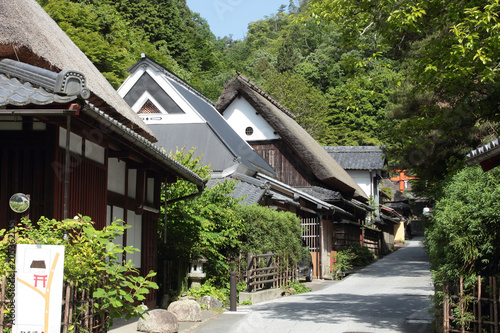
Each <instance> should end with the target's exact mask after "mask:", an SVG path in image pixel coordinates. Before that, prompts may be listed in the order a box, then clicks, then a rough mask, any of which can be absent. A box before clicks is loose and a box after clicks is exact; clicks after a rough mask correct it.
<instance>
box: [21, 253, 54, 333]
mask: <svg viewBox="0 0 500 333" xmlns="http://www.w3.org/2000/svg"><path fill="white" fill-rule="evenodd" d="M63 274H64V246H63V245H28V244H18V245H17V254H16V296H15V311H16V312H15V320H14V327H13V330H12V332H13V333H28V332H29V333H53V332H54V333H56V332H60V331H61V308H62V291H63Z"/></svg>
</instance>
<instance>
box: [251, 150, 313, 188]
mask: <svg viewBox="0 0 500 333" xmlns="http://www.w3.org/2000/svg"><path fill="white" fill-rule="evenodd" d="M250 144H251V145H252V147H253V148H254V149H255V151H256V152H257V153H258V154H259V155H260V156H262V158H263V159H264V160H266V162H267V163H268V164H269V165H270V166H271V167H273V169H274V170H276V173H277V175H276V178H277V179H278V180H279V181H280V182H283V183H285V184H287V185H290V186H293V187H309V186H312V185H314V176H313V175H312V173H311V171H310V170H309V168H308V167H307V165H305V163H304V161H302V160H301V159H299V158H298V156H297V155H296V154H295V152H294V151H293V149H291V148H290V147H289V146H288V145H287V144H286V143H285V142H283V141H273V142H270V143H250Z"/></svg>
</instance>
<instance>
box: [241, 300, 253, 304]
mask: <svg viewBox="0 0 500 333" xmlns="http://www.w3.org/2000/svg"><path fill="white" fill-rule="evenodd" d="M241 305H252V301H250V300H248V299H246V300H244V301H243V302H241Z"/></svg>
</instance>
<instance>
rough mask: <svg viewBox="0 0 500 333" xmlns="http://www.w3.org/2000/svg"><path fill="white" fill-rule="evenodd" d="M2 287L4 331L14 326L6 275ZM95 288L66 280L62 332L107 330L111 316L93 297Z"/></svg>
mask: <svg viewBox="0 0 500 333" xmlns="http://www.w3.org/2000/svg"><path fill="white" fill-rule="evenodd" d="M1 283H2V284H1V288H0V290H1V291H0V329H1V331H2V332H5V331H7V330H8V329H10V328H11V327H12V316H11V314H12V301H11V300H10V299H9V297H10V295H9V294H8V289H9V284H10V282H9V281H8V279H7V278H6V277H5V276H4V277H3V278H2V282H1ZM92 295H93V289H92V288H87V287H80V288H79V287H78V286H72V285H71V283H70V282H65V284H64V287H63V299H62V318H61V332H62V333H67V332H68V331H71V332H75V333H78V332H92V333H101V332H107V329H108V327H107V325H108V320H109V317H108V315H107V313H105V312H101V311H100V310H102V309H100V308H99V307H96V306H95V304H99V302H98V301H99V300H98V299H96V298H93V297H92Z"/></svg>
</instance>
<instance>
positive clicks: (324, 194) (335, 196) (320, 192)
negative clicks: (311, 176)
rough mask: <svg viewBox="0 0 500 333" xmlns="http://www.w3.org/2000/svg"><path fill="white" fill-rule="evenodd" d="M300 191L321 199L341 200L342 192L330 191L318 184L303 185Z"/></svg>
mask: <svg viewBox="0 0 500 333" xmlns="http://www.w3.org/2000/svg"><path fill="white" fill-rule="evenodd" d="M300 190H301V191H302V192H304V193H307V194H309V195H312V196H313V197H315V198H317V199H319V200H323V201H335V200H342V198H343V197H342V194H341V193H340V192H338V191H332V190H329V189H326V188H323V187H319V186H312V187H304V188H301V189H300Z"/></svg>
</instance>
